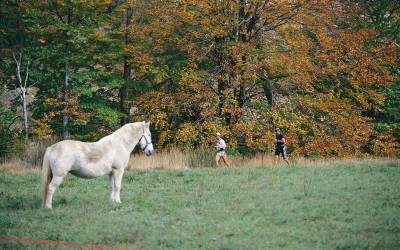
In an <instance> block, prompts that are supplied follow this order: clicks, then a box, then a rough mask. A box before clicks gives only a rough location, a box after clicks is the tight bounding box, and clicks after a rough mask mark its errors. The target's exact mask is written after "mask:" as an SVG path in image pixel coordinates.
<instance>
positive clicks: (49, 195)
mask: <svg viewBox="0 0 400 250" xmlns="http://www.w3.org/2000/svg"><path fill="white" fill-rule="evenodd" d="M64 177H65V176H53V179H51V182H50V184H49V191H48V192H47V198H46V205H45V207H46V208H52V200H53V194H54V192H55V191H56V189H57V187H58V186H59V185H60V184H61V182H62V181H63V179H64Z"/></svg>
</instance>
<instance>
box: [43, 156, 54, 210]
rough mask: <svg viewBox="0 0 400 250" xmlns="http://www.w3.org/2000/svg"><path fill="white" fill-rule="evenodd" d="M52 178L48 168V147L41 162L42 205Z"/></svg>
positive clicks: (44, 203) (44, 202)
mask: <svg viewBox="0 0 400 250" xmlns="http://www.w3.org/2000/svg"><path fill="white" fill-rule="evenodd" d="M52 178H53V174H52V172H51V168H50V159H49V153H48V149H47V150H46V153H45V154H44V157H43V164H42V181H41V191H42V205H43V207H44V206H45V205H46V197H47V193H48V191H49V184H50V182H51V179H52Z"/></svg>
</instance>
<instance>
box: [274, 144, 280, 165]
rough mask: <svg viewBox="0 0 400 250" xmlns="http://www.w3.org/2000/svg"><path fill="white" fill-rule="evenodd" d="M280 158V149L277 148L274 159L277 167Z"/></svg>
mask: <svg viewBox="0 0 400 250" xmlns="http://www.w3.org/2000/svg"><path fill="white" fill-rule="evenodd" d="M278 157H279V150H278V148H275V158H274V163H275V165H276V164H278Z"/></svg>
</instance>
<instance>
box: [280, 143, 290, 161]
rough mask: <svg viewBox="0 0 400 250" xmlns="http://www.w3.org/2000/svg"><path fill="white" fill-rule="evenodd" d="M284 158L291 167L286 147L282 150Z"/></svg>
mask: <svg viewBox="0 0 400 250" xmlns="http://www.w3.org/2000/svg"><path fill="white" fill-rule="evenodd" d="M282 157H283V160H284V161H285V162H286V163H287V164H288V165H290V161H289V159H288V157H287V152H286V147H284V148H282Z"/></svg>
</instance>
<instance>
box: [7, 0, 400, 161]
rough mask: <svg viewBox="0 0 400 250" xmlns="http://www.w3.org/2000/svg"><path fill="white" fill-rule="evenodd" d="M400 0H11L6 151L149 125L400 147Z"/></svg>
mask: <svg viewBox="0 0 400 250" xmlns="http://www.w3.org/2000/svg"><path fill="white" fill-rule="evenodd" d="M399 55H400V2H399V1H397V0H173V1H168V0H125V1H124V0H63V1H62V0H3V1H1V2H0V103H1V106H0V157H8V156H11V155H15V154H18V153H19V152H21V151H23V150H25V148H26V146H27V145H29V142H32V141H42V140H44V141H45V140H61V139H74V140H81V141H95V140H98V139H99V138H101V137H103V136H105V135H107V134H110V133H111V132H113V131H114V130H116V129H118V128H119V127H120V126H121V125H123V124H126V123H128V122H134V121H144V120H145V121H150V122H151V131H152V137H153V141H154V143H155V147H156V149H157V150H163V149H170V148H178V149H190V150H191V149H197V148H202V147H210V145H212V144H213V143H214V141H215V137H214V135H215V133H216V132H220V133H221V134H222V135H223V137H224V138H225V139H226V141H227V144H228V146H229V148H230V153H232V154H235V153H238V154H254V153H255V152H269V151H270V150H271V149H272V148H273V147H274V146H273V140H274V138H275V134H274V128H276V127H279V128H281V129H282V130H283V132H284V134H285V137H286V140H287V145H288V150H289V152H290V154H292V155H301V156H307V157H319V156H321V157H358V156H365V155H373V156H398V155H400V81H399V76H400V63H399V61H398V59H399Z"/></svg>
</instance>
